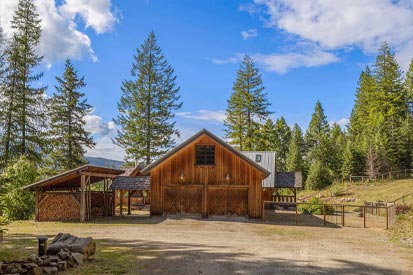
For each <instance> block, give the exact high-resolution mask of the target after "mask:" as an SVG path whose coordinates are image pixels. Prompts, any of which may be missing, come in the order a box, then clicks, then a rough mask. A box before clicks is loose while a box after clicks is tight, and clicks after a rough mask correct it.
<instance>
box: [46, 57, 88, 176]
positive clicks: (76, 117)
mask: <svg viewBox="0 0 413 275" xmlns="http://www.w3.org/2000/svg"><path fill="white" fill-rule="evenodd" d="M56 80H57V82H58V84H59V85H58V86H55V89H56V93H54V94H53V96H52V98H51V99H50V102H49V103H50V113H49V115H50V124H51V125H50V131H49V136H50V137H51V144H52V151H51V153H50V158H51V160H52V162H53V166H54V167H55V168H56V169H57V170H60V171H64V170H70V169H73V168H75V167H78V166H80V165H82V164H85V163H86V160H85V158H84V153H85V152H86V151H85V149H84V148H83V147H84V146H86V147H89V148H93V146H94V145H95V144H94V142H93V139H92V137H91V136H90V133H89V132H87V131H86V130H85V129H84V128H85V124H86V122H85V120H84V117H85V116H86V115H87V114H88V113H89V112H90V111H91V110H92V106H91V105H89V104H88V103H87V102H86V99H85V98H84V96H85V94H84V93H82V92H80V91H79V90H80V89H82V88H83V87H85V86H86V83H85V81H84V77H81V78H79V77H78V74H77V71H76V70H75V68H74V67H73V65H72V63H71V61H70V60H69V59H66V64H65V71H64V73H63V76H62V77H56Z"/></svg>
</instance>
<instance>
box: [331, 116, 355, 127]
mask: <svg viewBox="0 0 413 275" xmlns="http://www.w3.org/2000/svg"><path fill="white" fill-rule="evenodd" d="M334 123H337V124H338V125H339V126H340V127H341V128H344V127H346V126H347V125H348V124H349V123H350V119H348V118H345V117H343V118H340V119H339V120H337V121H330V123H329V124H330V125H331V126H332V125H333V124H334Z"/></svg>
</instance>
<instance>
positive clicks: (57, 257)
mask: <svg viewBox="0 0 413 275" xmlns="http://www.w3.org/2000/svg"><path fill="white" fill-rule="evenodd" d="M50 261H51V262H52V263H57V262H58V261H60V257H59V256H50Z"/></svg>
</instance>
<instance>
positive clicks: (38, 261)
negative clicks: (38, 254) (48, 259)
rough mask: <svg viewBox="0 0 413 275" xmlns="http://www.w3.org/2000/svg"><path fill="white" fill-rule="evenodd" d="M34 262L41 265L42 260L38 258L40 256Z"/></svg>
mask: <svg viewBox="0 0 413 275" xmlns="http://www.w3.org/2000/svg"><path fill="white" fill-rule="evenodd" d="M36 264H37V265H38V266H43V260H42V259H40V258H36Z"/></svg>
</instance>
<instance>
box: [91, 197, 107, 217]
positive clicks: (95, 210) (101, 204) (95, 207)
mask: <svg viewBox="0 0 413 275" xmlns="http://www.w3.org/2000/svg"><path fill="white" fill-rule="evenodd" d="M91 203H92V217H95V218H97V217H103V213H104V211H105V198H104V194H103V192H92V195H91Z"/></svg>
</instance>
